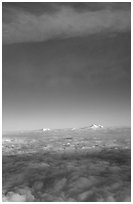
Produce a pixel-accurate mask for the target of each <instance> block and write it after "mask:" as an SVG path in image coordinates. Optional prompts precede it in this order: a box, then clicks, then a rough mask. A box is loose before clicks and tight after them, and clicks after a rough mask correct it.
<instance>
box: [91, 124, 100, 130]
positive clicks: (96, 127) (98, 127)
mask: <svg viewBox="0 0 133 204" xmlns="http://www.w3.org/2000/svg"><path fill="white" fill-rule="evenodd" d="M90 128H91V129H100V128H103V126H102V125H96V124H92V125H91V126H90Z"/></svg>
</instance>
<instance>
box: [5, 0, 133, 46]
mask: <svg viewBox="0 0 133 204" xmlns="http://www.w3.org/2000/svg"><path fill="white" fill-rule="evenodd" d="M57 5H58V4H57ZM3 15H4V18H3V19H4V20H3V43H21V42H41V41H47V40H49V39H54V38H69V37H76V36H87V35H90V34H97V33H103V32H125V31H129V30H130V27H131V16H130V15H131V14H130V9H129V8H127V7H126V9H124V7H122V8H121V9H110V8H108V7H104V8H103V9H100V10H94V11H93V10H87V9H85V10H82V11H79V10H77V9H74V8H73V7H71V6H70V5H69V6H65V5H62V6H59V5H58V6H56V10H55V12H46V11H44V12H42V11H41V13H40V15H36V13H35V12H29V11H27V10H25V9H20V10H18V9H16V8H15V7H8V8H7V9H6V8H4V10H3ZM8 19H11V20H8Z"/></svg>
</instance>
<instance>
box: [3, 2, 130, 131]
mask: <svg viewBox="0 0 133 204" xmlns="http://www.w3.org/2000/svg"><path fill="white" fill-rule="evenodd" d="M130 15H131V13H130V3H33V2H32V3H3V35H2V36H3V37H2V39H3V52H2V54H3V55H2V58H3V69H2V70H3V78H2V80H3V130H22V129H23V130H27V129H39V128H42V127H44V128H47V127H48V128H64V127H80V126H86V125H89V124H92V123H98V124H99V123H100V124H101V125H103V126H105V127H106V126H130V83H131V80H130V71H131V65H130V63H131V50H130V47H131V36H130V34H131V25H130V24H131V22H130V21H131V16H130Z"/></svg>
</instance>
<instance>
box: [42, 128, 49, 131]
mask: <svg viewBox="0 0 133 204" xmlns="http://www.w3.org/2000/svg"><path fill="white" fill-rule="evenodd" d="M49 130H50V128H42V131H43V132H45V131H49Z"/></svg>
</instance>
